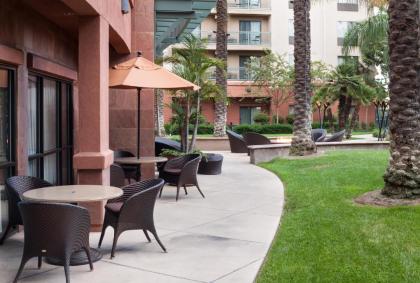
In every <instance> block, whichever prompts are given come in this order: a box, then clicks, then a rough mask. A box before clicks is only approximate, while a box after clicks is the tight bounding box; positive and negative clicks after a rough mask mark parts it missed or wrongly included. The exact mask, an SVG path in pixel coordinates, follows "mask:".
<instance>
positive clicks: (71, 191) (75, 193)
mask: <svg viewBox="0 0 420 283" xmlns="http://www.w3.org/2000/svg"><path fill="white" fill-rule="evenodd" d="M122 194H123V191H122V190H121V189H120V188H116V187H110V186H99V185H70V186H57V187H46V188H41V189H36V190H30V191H27V192H25V193H23V199H24V200H27V201H37V202H54V203H56V202H59V203H60V202H61V203H79V202H95V201H104V200H109V199H113V198H117V197H120V196H122ZM90 256H91V259H92V262H96V261H99V260H100V259H101V258H102V253H101V252H100V251H99V250H97V249H94V248H90ZM46 261H47V262H48V263H49V264H53V265H60V266H62V265H63V263H62V262H61V261H60V260H58V259H56V258H52V257H48V258H46ZM88 263H89V261H88V259H87V256H86V253H85V252H84V251H83V250H80V251H77V252H75V253H73V255H72V257H71V260H70V265H72V266H75V265H84V264H88Z"/></svg>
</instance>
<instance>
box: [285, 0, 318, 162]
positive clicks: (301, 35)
mask: <svg viewBox="0 0 420 283" xmlns="http://www.w3.org/2000/svg"><path fill="white" fill-rule="evenodd" d="M293 10H294V28H295V36H294V38H295V51H294V56H295V84H294V88H295V105H294V115H295V119H294V122H293V138H292V145H291V147H290V155H307V154H312V153H315V152H316V145H315V143H314V142H313V141H312V138H311V130H312V126H311V115H312V114H311V113H312V108H311V98H310V92H311V75H310V72H311V23H310V0H295V1H294V2H293Z"/></svg>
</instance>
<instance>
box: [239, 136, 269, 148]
mask: <svg viewBox="0 0 420 283" xmlns="http://www.w3.org/2000/svg"><path fill="white" fill-rule="evenodd" d="M244 140H245V142H246V145H247V146H250V145H265V144H271V141H270V140H269V139H268V138H267V137H266V136H263V135H261V134H257V133H245V134H244Z"/></svg>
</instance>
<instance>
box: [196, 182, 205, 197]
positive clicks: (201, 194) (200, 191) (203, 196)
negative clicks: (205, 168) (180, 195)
mask: <svg viewBox="0 0 420 283" xmlns="http://www.w3.org/2000/svg"><path fill="white" fill-rule="evenodd" d="M195 186H196V187H197V189H198V191H199V192H200V194H201V196H202V197H203V198H206V197H205V196H204V194H203V192H202V191H201V190H200V187H199V186H198V183H197V184H195Z"/></svg>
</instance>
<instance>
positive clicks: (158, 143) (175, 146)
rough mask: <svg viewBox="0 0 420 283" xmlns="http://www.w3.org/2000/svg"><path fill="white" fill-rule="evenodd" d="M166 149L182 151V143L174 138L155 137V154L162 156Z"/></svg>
mask: <svg viewBox="0 0 420 283" xmlns="http://www.w3.org/2000/svg"><path fill="white" fill-rule="evenodd" d="M164 149H172V150H178V151H181V144H180V143H179V142H177V141H174V140H170V139H165V138H162V137H155V156H160V154H161V153H162V151H163V150H164Z"/></svg>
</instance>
